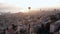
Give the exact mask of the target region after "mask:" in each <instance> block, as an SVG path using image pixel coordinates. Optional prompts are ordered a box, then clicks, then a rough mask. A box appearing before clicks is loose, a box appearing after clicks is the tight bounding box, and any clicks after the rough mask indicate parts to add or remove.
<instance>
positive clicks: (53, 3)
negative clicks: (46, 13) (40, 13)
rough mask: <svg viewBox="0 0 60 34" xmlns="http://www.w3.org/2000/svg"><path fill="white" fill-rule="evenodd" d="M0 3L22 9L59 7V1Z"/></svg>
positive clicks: (11, 1) (12, 1)
mask: <svg viewBox="0 0 60 34" xmlns="http://www.w3.org/2000/svg"><path fill="white" fill-rule="evenodd" d="M0 3H6V4H12V5H16V6H19V7H22V8H26V7H29V6H31V7H32V8H39V7H45V6H56V5H59V4H60V0H0Z"/></svg>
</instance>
